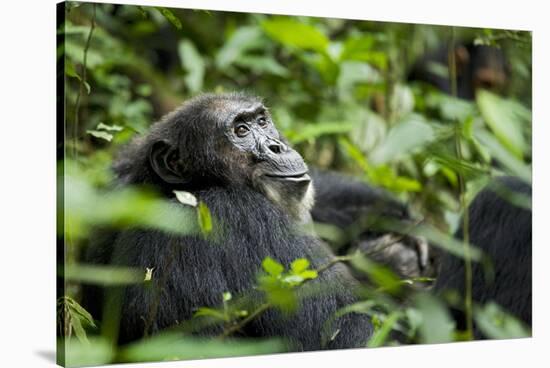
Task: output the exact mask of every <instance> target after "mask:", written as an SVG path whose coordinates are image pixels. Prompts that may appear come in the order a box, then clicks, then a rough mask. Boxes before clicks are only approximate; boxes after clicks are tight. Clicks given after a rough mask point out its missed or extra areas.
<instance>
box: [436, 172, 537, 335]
mask: <svg viewBox="0 0 550 368" xmlns="http://www.w3.org/2000/svg"><path fill="white" fill-rule="evenodd" d="M518 196H519V199H518ZM522 197H523V199H522ZM525 199H528V200H530V199H531V186H530V185H529V184H527V183H525V182H523V181H521V180H520V179H518V178H514V177H506V176H505V177H498V178H496V179H494V180H493V181H492V182H491V183H490V184H489V185H488V186H487V187H486V188H484V189H483V190H482V191H481V192H479V193H478V194H477V195H476V197H475V198H474V200H473V201H472V203H471V204H470V206H469V207H468V214H469V221H468V223H469V237H470V243H471V244H472V245H473V246H476V247H478V248H479V249H480V250H481V251H482V252H483V253H484V254H485V256H486V257H488V259H489V260H490V261H491V262H492V268H493V273H494V274H493V276H492V277H486V276H489V275H486V273H485V272H484V269H483V267H482V265H481V264H479V263H474V264H473V268H472V276H473V277H472V279H473V280H472V288H473V289H472V299H473V301H474V303H479V304H485V303H487V302H489V301H494V302H496V303H497V304H499V305H500V306H501V307H503V308H504V309H505V310H506V311H507V312H509V313H511V314H512V315H514V316H516V317H518V318H519V319H521V320H522V321H524V322H525V323H526V324H527V325H529V326H530V325H531V310H532V306H531V305H532V304H531V295H532V275H531V269H532V263H531V254H532V250H531V231H532V225H531V224H532V214H531V210H530V209H528V208H526V207H525V205H524V204H523V205H522V204H521V203H518V202H515V201H516V200H518V201H524V202H525ZM462 233H463V230H462V227H460V228H459V229H458V230H457V232H456V234H455V236H456V237H457V238H459V239H462V236H463V235H462ZM435 289H436V290H437V291H439V292H443V291H445V290H456V291H458V292H459V293H460V294H461V295H464V290H465V278H464V262H463V260H462V259H460V258H457V257H454V256H451V255H446V256H445V257H443V259H442V260H441V271H440V275H439V278H438V280H437V284H436V285H435ZM454 312H455V313H454V314H456V316H457V319H458V327H459V328H461V327H462V328H463V327H464V326H465V322H464V315H463V314H462V312H461V311H460V310H457V311H454ZM474 332H475V335H476V337H478V338H479V337H482V333H481V331H479V330H478V329H475V330H474Z"/></svg>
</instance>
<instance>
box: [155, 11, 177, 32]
mask: <svg viewBox="0 0 550 368" xmlns="http://www.w3.org/2000/svg"><path fill="white" fill-rule="evenodd" d="M155 9H157V10H158V11H159V12H160V14H162V15H163V16H164V18H166V20H168V21H169V22H170V23H172V25H173V26H174V27H176V28H177V29H178V30H181V29H182V24H181V21H180V20H179V18H178V17H176V15H175V14H174V13H173V12H172V11H171V10H170V9H168V8H164V7H160V6H155Z"/></svg>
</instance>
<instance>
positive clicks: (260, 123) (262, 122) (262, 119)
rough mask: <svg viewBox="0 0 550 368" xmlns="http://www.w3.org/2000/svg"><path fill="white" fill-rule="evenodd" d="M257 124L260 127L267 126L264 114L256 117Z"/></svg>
mask: <svg viewBox="0 0 550 368" xmlns="http://www.w3.org/2000/svg"><path fill="white" fill-rule="evenodd" d="M258 125H259V126H261V127H262V128H264V127H266V126H267V119H266V118H265V116H260V118H258Z"/></svg>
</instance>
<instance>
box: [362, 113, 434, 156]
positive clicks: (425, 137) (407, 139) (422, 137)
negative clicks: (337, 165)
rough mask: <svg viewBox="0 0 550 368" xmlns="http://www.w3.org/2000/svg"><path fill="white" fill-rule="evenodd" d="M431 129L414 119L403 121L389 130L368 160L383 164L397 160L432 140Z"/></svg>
mask: <svg viewBox="0 0 550 368" xmlns="http://www.w3.org/2000/svg"><path fill="white" fill-rule="evenodd" d="M434 138H435V137H434V131H433V129H432V127H431V126H430V125H429V124H427V123H425V122H423V121H421V120H419V119H417V118H414V117H411V118H410V119H407V120H403V121H402V122H400V123H398V124H397V125H395V126H394V127H393V128H391V129H390V131H389V132H388V135H387V137H386V139H385V140H384V141H383V142H381V144H380V145H379V146H377V147H376V148H375V149H374V150H373V151H372V153H371V155H370V160H371V161H372V162H373V163H376V164H383V163H386V162H392V161H395V160H398V159H399V158H401V157H403V156H404V155H406V154H410V153H411V152H413V151H414V150H416V149H419V148H421V147H423V146H425V145H427V144H428V143H430V142H431V141H433V140H434Z"/></svg>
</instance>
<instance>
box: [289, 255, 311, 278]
mask: <svg viewBox="0 0 550 368" xmlns="http://www.w3.org/2000/svg"><path fill="white" fill-rule="evenodd" d="M308 267H309V261H308V260H307V259H306V258H298V259H295V260H294V261H292V263H291V264H290V269H291V270H292V273H296V274H299V273H300V272H302V271H305V270H307V268H308Z"/></svg>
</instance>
